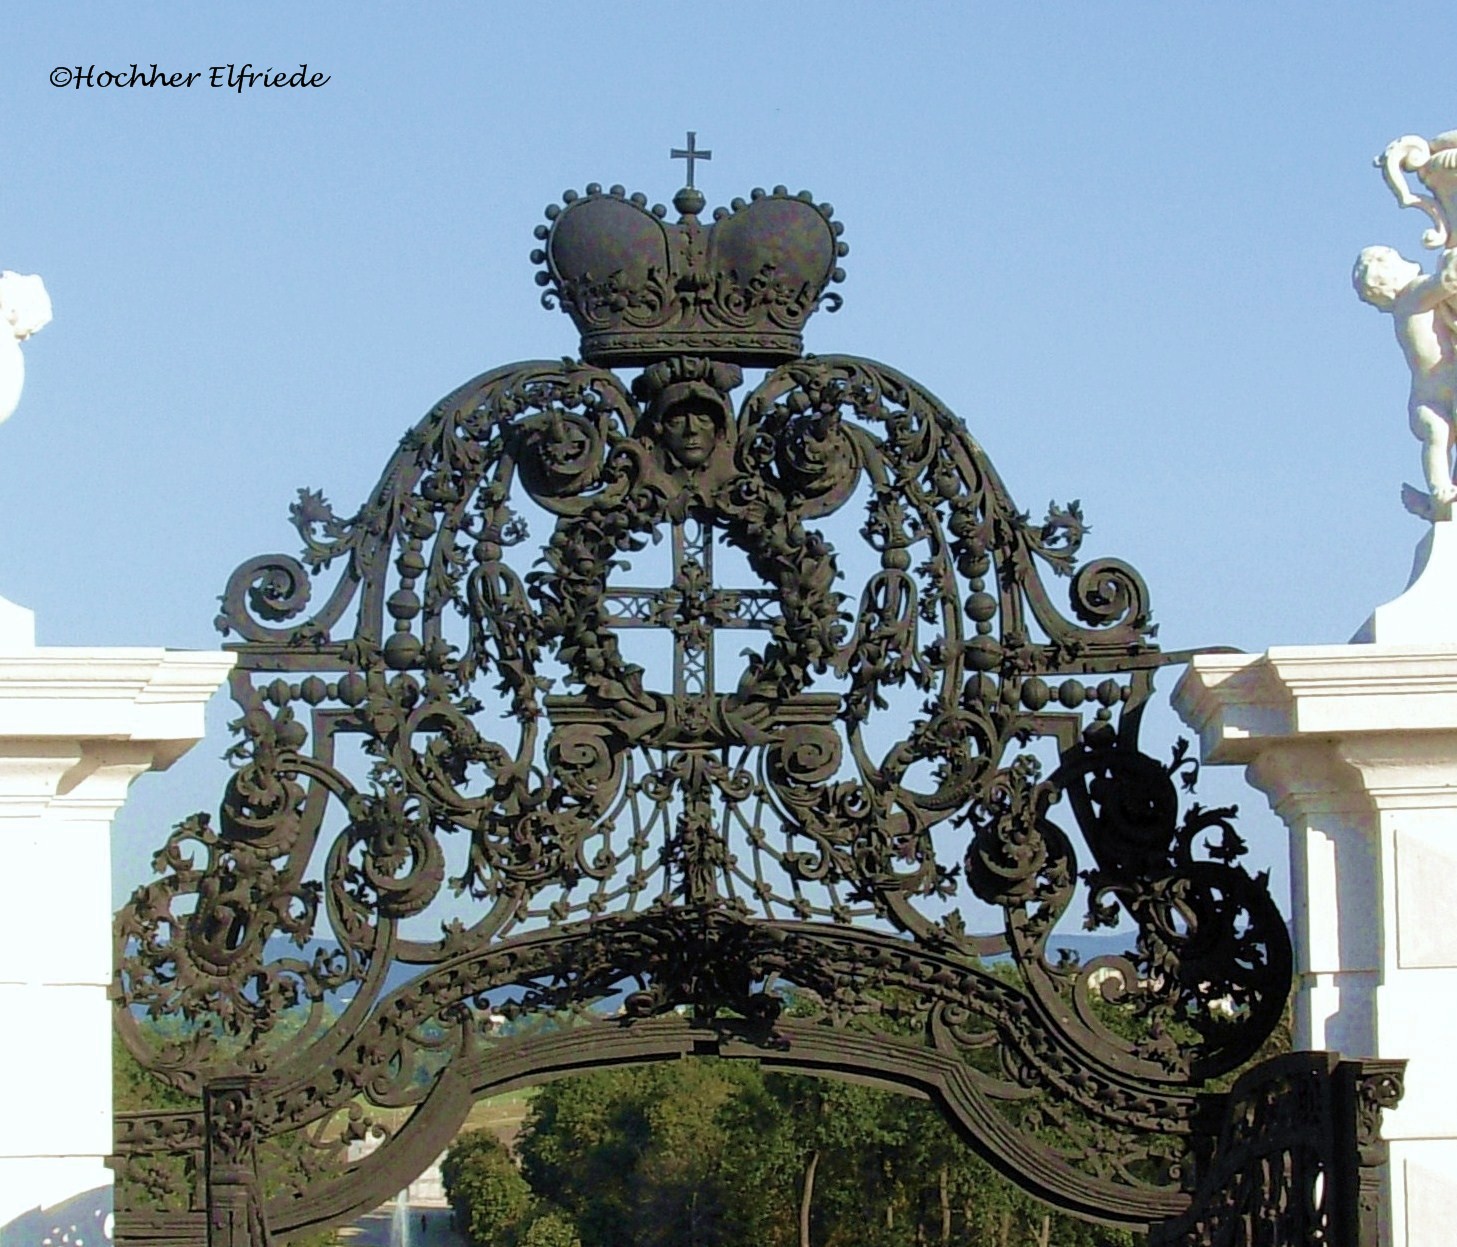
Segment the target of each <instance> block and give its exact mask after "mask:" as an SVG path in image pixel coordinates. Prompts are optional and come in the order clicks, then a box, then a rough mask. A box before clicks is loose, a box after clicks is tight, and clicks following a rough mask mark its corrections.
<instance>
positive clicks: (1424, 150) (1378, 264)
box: [1351, 130, 1457, 521]
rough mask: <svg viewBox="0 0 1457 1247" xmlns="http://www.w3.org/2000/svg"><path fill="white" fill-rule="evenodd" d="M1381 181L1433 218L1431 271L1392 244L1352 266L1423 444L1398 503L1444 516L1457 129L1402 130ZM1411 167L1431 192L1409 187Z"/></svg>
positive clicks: (1456, 273) (1456, 442)
mask: <svg viewBox="0 0 1457 1247" xmlns="http://www.w3.org/2000/svg"><path fill="white" fill-rule="evenodd" d="M1375 163H1376V166H1377V168H1379V169H1380V170H1381V172H1382V176H1383V177H1384V178H1385V179H1386V184H1387V186H1389V187H1390V188H1391V192H1392V194H1393V195H1395V196H1396V201H1397V203H1399V204H1400V205H1401V206H1402V207H1404V208H1417V209H1419V210H1421V211H1422V212H1424V213H1425V214H1426V215H1427V217H1428V218H1430V220H1431V222H1432V227H1431V228H1430V229H1428V230H1427V231H1425V232H1424V233H1423V235H1422V244H1423V245H1424V246H1426V247H1428V248H1431V249H1433V250H1440V251H1441V256H1440V258H1439V260H1438V262H1437V265H1436V270H1435V271H1434V272H1432V273H1426V272H1424V271H1423V270H1422V266H1421V265H1420V264H1418V263H1416V262H1415V261H1413V260H1408V259H1406V258H1404V257H1403V256H1402V255H1400V254H1399V253H1398V252H1396V251H1395V250H1393V249H1392V248H1391V247H1384V246H1376V247H1367V248H1365V249H1364V250H1363V251H1362V252H1361V254H1360V255H1359V256H1357V257H1356V265H1355V268H1354V269H1353V270H1352V273H1351V281H1352V284H1353V285H1354V286H1355V288H1356V293H1357V295H1358V296H1359V297H1360V298H1361V300H1362V301H1363V302H1365V303H1369V304H1371V305H1372V306H1373V307H1375V308H1376V309H1377V310H1378V311H1381V312H1386V313H1389V314H1390V316H1391V318H1392V324H1393V327H1394V328H1395V330H1396V339H1397V342H1398V343H1399V345H1400V346H1401V350H1402V354H1403V356H1404V357H1405V359H1406V365H1407V368H1408V370H1409V371H1410V373H1411V389H1410V392H1409V396H1408V399H1407V420H1408V423H1409V425H1410V427H1411V431H1412V434H1413V436H1414V437H1416V439H1417V440H1418V441H1420V442H1421V444H1422V475H1423V477H1424V479H1425V482H1426V487H1427V488H1426V492H1423V491H1422V490H1420V489H1417V488H1415V487H1414V486H1411V485H1405V486H1403V487H1402V503H1403V505H1404V506H1405V507H1406V509H1407V510H1408V511H1410V512H1411V513H1412V514H1413V515H1416V516H1419V517H1420V518H1422V519H1426V520H1433V521H1436V520H1450V519H1451V518H1452V504H1453V502H1454V501H1457V484H1454V483H1453V475H1452V455H1453V451H1454V449H1457V436H1454V433H1457V423H1454V422H1457V362H1454V361H1457V305H1454V302H1453V300H1454V298H1457V249H1454V247H1453V243H1454V241H1457V239H1454V236H1453V229H1452V227H1453V223H1454V221H1457V217H1454V215H1453V214H1454V212H1457V130H1454V131H1449V132H1448V133H1446V134H1442V135H1438V136H1437V138H1435V139H1433V140H1431V142H1428V141H1427V140H1425V139H1422V138H1419V137H1417V136H1416V135H1410V134H1409V135H1406V136H1404V137H1403V138H1399V139H1396V140H1395V141H1394V142H1391V143H1389V144H1387V147H1386V150H1385V151H1384V152H1382V154H1381V155H1380V156H1378V157H1377V158H1376V161H1375ZM1408 174H1414V175H1415V176H1416V177H1417V179H1418V181H1419V182H1420V183H1421V185H1422V186H1424V187H1425V188H1426V189H1427V190H1429V191H1430V192H1431V194H1427V195H1424V194H1421V193H1419V192H1416V191H1413V190H1412V188H1411V185H1410V183H1409V182H1408V181H1407V175H1408Z"/></svg>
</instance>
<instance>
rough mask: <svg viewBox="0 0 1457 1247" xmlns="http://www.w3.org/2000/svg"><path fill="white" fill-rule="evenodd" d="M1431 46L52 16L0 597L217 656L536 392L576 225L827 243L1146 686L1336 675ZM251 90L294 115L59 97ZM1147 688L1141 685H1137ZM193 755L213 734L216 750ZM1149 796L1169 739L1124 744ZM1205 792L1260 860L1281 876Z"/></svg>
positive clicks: (826, 24)
mask: <svg viewBox="0 0 1457 1247" xmlns="http://www.w3.org/2000/svg"><path fill="white" fill-rule="evenodd" d="M1454 27H1457V12H1454V10H1453V9H1452V8H1451V6H1450V4H1447V5H1428V6H1418V5H1388V6H1373V5H1365V4H1355V3H1350V4H1329V3H1326V4H1315V3H1307V4H1284V5H1279V6H1271V5H1254V4H1236V3H1225V4H1220V5H1206V6H1192V5H1158V6H1155V5H1151V4H1133V3H1128V4H1071V3H1068V4H1025V5H1015V6H1014V5H1000V6H992V5H974V4H966V5H949V4H944V5H930V4H921V5H912V4H899V5H891V4H885V5H855V4H844V3H840V4H795V5H783V6H770V5H768V4H761V3H737V4H734V5H732V6H729V5H696V6H686V5H663V4H634V5H626V4H622V5H602V4H571V3H557V4H551V5H540V6H531V7H528V6H524V5H522V6H505V5H477V4H456V3H432V4H425V3H391V4H385V3H378V4H372V5H355V4H349V5H345V4H334V3H322V2H320V3H312V4H310V5H307V6H301V5H296V4H286V5H285V4H265V3H250V4H247V5H242V4H233V5H222V4H216V3H212V4H200V3H186V4H183V3H155V4H148V5H129V6H120V5H113V4H81V3H70V4H52V5H46V6H41V5H35V6H20V5H10V6H7V7H6V11H5V14H4V16H3V18H0V40H3V44H0V46H3V52H0V56H3V60H0V63H3V65H4V73H3V76H0V119H3V121H0V171H3V172H0V178H3V182H0V186H3V193H0V267H4V268H12V269H17V270H19V271H22V272H38V273H40V274H42V275H43V276H44V278H45V280H46V283H47V286H48V287H49V289H50V292H51V295H52V298H53V300H54V304H55V314H56V319H55V322H54V323H53V324H52V325H51V326H50V327H49V328H47V329H46V330H45V331H44V332H43V333H41V334H40V335H38V336H37V337H36V338H35V339H34V340H33V341H32V342H31V343H30V344H29V345H28V347H27V359H28V370H29V377H28V381H27V388H26V393H25V396H24V398H23V400H22V404H21V407H20V410H19V411H18V413H17V414H16V415H15V416H14V417H13V418H12V419H11V420H10V422H9V423H7V424H6V425H4V426H3V427H0V462H3V464H4V468H5V470H4V472H3V473H0V515H3V516H4V517H5V522H6V524H7V527H8V532H9V534H10V539H9V540H8V541H6V542H4V543H3V547H0V594H3V595H4V596H6V597H9V598H10V599H12V600H14V601H17V602H20V603H22V604H24V605H27V606H29V607H31V608H33V609H34V610H35V611H36V613H37V617H38V628H39V635H40V640H41V642H42V643H43V644H50V645H169V646H178V647H210V646H213V645H215V644H217V640H218V638H217V636H216V634H215V633H214V632H213V629H212V619H213V616H214V614H215V605H216V595H217V594H218V593H219V592H220V591H221V588H222V586H223V583H224V581H225V580H226V578H227V575H228V573H229V571H231V569H232V568H233V567H234V566H236V565H237V564H238V563H239V562H241V561H242V560H243V559H245V558H247V557H250V556H251V555H253V554H256V553H262V552H266V551H272V550H280V549H282V550H289V551H292V550H293V549H294V546H295V540H294V537H293V533H292V530H291V529H290V528H289V527H288V526H287V523H286V513H287V507H288V504H289V502H290V501H291V500H292V498H293V497H294V494H295V490H296V489H297V487H299V486H304V485H307V486H312V487H317V488H320V489H322V490H323V491H324V492H325V493H326V494H327V495H328V496H329V498H330V499H331V500H332V501H334V502H335V503H336V505H337V506H338V508H339V510H340V511H341V512H347V511H351V510H352V509H353V508H354V506H355V505H357V503H358V502H359V501H360V500H361V499H362V498H363V496H364V495H365V493H366V492H367V490H368V489H369V487H370V485H371V484H372V483H373V481H374V479H375V477H376V475H377V474H378V472H379V470H380V468H381V467H382V466H383V463H384V461H385V459H386V458H387V457H388V454H389V453H390V451H391V449H392V448H393V446H394V444H395V442H396V440H397V439H398V437H399V435H400V433H401V432H403V431H404V429H406V428H407V427H408V426H409V425H410V424H412V423H413V422H414V421H415V420H416V419H418V417H419V416H420V415H421V414H422V413H423V412H424V411H426V410H427V409H428V408H429V407H430V406H431V405H432V403H433V402H434V401H435V399H436V398H438V397H439V396H441V395H442V394H444V393H446V392H448V391H449V390H451V389H452V388H454V387H455V386H456V385H458V384H459V383H461V382H463V381H465V380H466V379H468V378H470V377H471V376H474V375H475V374H477V373H479V372H482V371H484V370H486V369H487V368H489V367H491V366H494V365H497V364H501V363H505V362H509V361H511V360H515V359H526V358H540V357H551V356H557V355H562V354H568V353H571V352H573V351H574V349H575V346H576V339H575V335H574V333H573V332H572V329H571V326H570V324H569V322H568V321H567V320H566V318H565V317H563V316H561V315H560V314H558V313H548V312H546V311H543V310H542V309H541V307H540V306H539V304H538V302H537V296H538V291H537V289H536V287H535V286H534V285H533V283H532V272H533V268H532V265H531V264H530V262H529V260H528V258H527V256H528V253H529V251H530V250H531V248H532V247H533V246H534V245H535V244H534V240H533V239H532V237H531V231H532V229H533V227H534V226H535V224H536V223H537V222H538V221H539V220H541V210H542V208H543V206H544V205H546V204H547V203H549V202H551V201H553V200H554V199H556V198H557V197H558V196H559V195H560V194H561V192H562V191H563V190H564V189H565V188H568V187H575V188H577V189H580V188H582V187H583V186H584V185H585V184H586V183H587V182H589V181H600V182H602V183H604V184H607V183H612V182H621V183H624V184H625V185H626V186H627V187H628V189H629V190H642V191H643V192H644V193H646V194H647V195H648V196H649V198H650V199H653V200H662V201H667V200H668V199H669V198H670V197H671V195H672V193H673V191H674V190H675V189H676V188H677V187H678V185H679V184H680V182H681V176H682V175H681V165H678V164H674V163H672V162H670V161H669V160H668V159H667V152H668V148H669V147H670V146H675V145H681V143H682V141H683V137H684V133H685V131H687V130H689V129H693V130H696V131H697V133H698V135H699V141H700V144H701V145H703V146H706V147H709V148H711V149H712V151H713V153H714V156H713V161H712V163H711V164H707V165H703V166H701V167H700V175H699V179H698V181H699V185H700V186H701V187H702V188H703V190H704V191H705V193H706V194H707V196H708V199H709V203H710V205H713V204H718V203H726V202H727V201H728V200H730V199H731V198H733V197H735V196H737V195H744V194H747V192H748V190H749V189H750V188H751V187H754V186H760V185H762V186H772V185H774V184H776V183H779V182H783V183H787V184H789V185H790V188H791V189H798V188H799V187H801V186H804V187H809V188H810V189H811V190H813V191H814V193H815V195H816V196H817V197H818V198H820V199H826V200H829V201H830V202H832V203H833V204H834V205H835V209H836V216H837V218H839V219H841V220H843V221H844V222H845V226H846V234H845V238H846V240H847V241H848V242H849V244H850V247H851V254H850V256H849V258H848V260H847V261H846V265H845V266H846V268H847V270H848V278H847V280H846V282H845V284H844V285H843V286H841V287H840V288H839V289H840V292H841V293H842V294H843V295H844V298H845V306H844V309H843V310H842V311H841V312H840V313H839V314H838V315H837V316H833V317H832V316H824V315H821V316H820V317H818V318H817V319H816V320H815V321H814V322H813V323H812V325H811V326H810V330H809V333H808V335H807V338H808V345H809V348H810V349H811V350H818V351H824V352H828V351H843V352H853V353H859V354H864V355H868V356H870V357H872V358H876V359H880V360H884V361H886V362H888V363H891V364H893V365H894V366H896V367H897V368H899V369H901V370H903V371H905V372H908V373H910V374H911V375H912V376H915V377H916V378H918V379H919V380H920V381H922V382H923V383H924V384H925V385H926V386H928V387H929V388H930V389H931V390H932V391H934V392H935V393H937V394H938V395H939V396H940V397H941V398H942V399H943V400H945V401H946V402H947V403H948V404H949V405H950V406H951V407H952V408H953V409H954V410H956V411H957V412H958V413H960V414H961V415H962V416H963V417H964V418H965V419H966V421H967V422H968V424H969V425H970V427H971V429H972V430H973V432H974V433H975V434H976V436H977V437H978V438H979V439H980V441H981V442H982V444H983V445H984V446H985V447H986V448H987V450H988V451H989V452H990V454H991V455H992V457H993V460H994V462H995V463H996V465H997V467H998V469H999V470H1000V472H1001V474H1002V476H1003V478H1004V479H1005V480H1006V482H1007V483H1008V485H1009V487H1010V488H1011V490H1012V491H1013V493H1014V495H1015V496H1016V497H1017V498H1018V499H1019V500H1020V501H1021V503H1022V505H1023V506H1024V507H1026V508H1028V509H1030V510H1033V511H1036V512H1039V513H1040V511H1041V508H1042V507H1043V505H1044V504H1045V502H1046V501H1047V500H1048V499H1049V498H1057V499H1058V500H1059V501H1062V500H1066V499H1069V498H1079V499H1081V500H1082V503H1083V507H1084V511H1085V513H1086V515H1087V516H1088V519H1089V521H1090V523H1091V525H1092V533H1091V535H1090V537H1089V540H1088V543H1087V545H1086V547H1085V553H1086V554H1087V555H1088V556H1100V555H1112V556H1117V557H1121V558H1125V559H1127V560H1128V561H1130V562H1132V563H1133V564H1134V565H1135V566H1136V567H1138V568H1139V569H1140V570H1141V571H1142V572H1143V574H1144V576H1145V578H1146V579H1147V581H1148V583H1149V585H1150V588H1151V590H1152V596H1153V602H1154V607H1155V612H1156V617H1157V618H1158V620H1159V621H1160V623H1161V627H1162V631H1161V636H1160V639H1161V641H1162V643H1164V644H1165V645H1167V646H1169V647H1171V648H1184V647H1187V646H1193V645H1207V644H1228V645H1235V646H1239V647H1241V648H1244V649H1250V650H1261V649H1264V648H1267V647H1268V646H1271V645H1277V644H1300V643H1321V642H1341V641H1344V640H1345V639H1346V638H1347V637H1349V635H1350V634H1351V633H1352V631H1354V629H1355V628H1356V627H1357V626H1358V625H1359V624H1360V623H1361V622H1362V620H1363V619H1364V618H1365V617H1366V615H1367V614H1368V613H1369V611H1370V610H1371V608H1372V607H1373V606H1375V605H1376V604H1378V603H1380V602H1382V601H1385V600H1387V599H1389V598H1391V597H1393V596H1395V595H1396V594H1397V593H1398V592H1399V591H1400V589H1401V588H1402V585H1403V584H1404V581H1405V576H1406V573H1407V571H1408V569H1409V566H1410V559H1411V551H1412V547H1413V546H1414V544H1415V542H1416V541H1417V539H1418V537H1419V536H1420V535H1421V534H1420V526H1419V524H1418V523H1417V521H1415V520H1414V519H1412V518H1411V517H1409V516H1407V515H1405V513H1404V512H1403V511H1402V509H1401V505H1400V502H1399V500H1398V491H1399V487H1400V485H1401V482H1402V481H1403V480H1411V481H1419V480H1420V476H1419V467H1418V460H1417V445H1416V443H1415V441H1414V440H1413V439H1412V438H1411V436H1410V435H1409V433H1408V432H1407V431H1406V428H1405V415H1404V404H1405V372H1404V369H1403V367H1402V364H1401V362H1400V358H1399V355H1398V353H1397V349H1396V346H1395V344H1394V342H1393V341H1392V340H1391V332H1390V328H1389V326H1388V325H1387V324H1386V323H1385V322H1384V321H1383V320H1382V318H1380V317H1379V316H1378V315H1377V314H1376V313H1375V312H1374V311H1373V310H1372V309H1370V308H1368V307H1365V306H1363V305H1362V304H1360V303H1359V302H1358V301H1357V300H1356V298H1355V297H1354V295H1353V294H1352V292H1351V289H1350V285H1349V276H1348V275H1349V271H1350V266H1351V262H1352V260H1353V259H1354V256H1355V254H1356V252H1357V251H1358V250H1359V249H1360V248H1361V247H1363V246H1365V245H1367V244H1370V243H1376V242H1382V243H1389V244H1391V245H1394V246H1396V247H1397V248H1398V249H1399V250H1401V251H1402V252H1403V253H1405V254H1407V255H1409V256H1412V257H1413V258H1418V259H1424V260H1425V259H1426V254H1425V253H1424V252H1423V251H1422V248H1421V246H1420V242H1419V236H1420V233H1421V229H1422V227H1423V224H1424V218H1422V217H1421V216H1420V215H1419V214H1417V213H1414V212H1410V211H1407V212H1402V211H1399V210H1398V209H1397V206H1396V204H1395V201H1394V200H1393V199H1392V197H1391V195H1390V194H1389V193H1388V191H1387V190H1386V188H1385V186H1384V185H1383V184H1382V181H1381V178H1380V176H1379V174H1378V173H1377V171H1376V170H1375V169H1373V168H1372V167H1371V158H1372V157H1373V156H1374V155H1375V154H1376V153H1378V152H1379V151H1380V150H1381V149H1382V147H1383V146H1384V145H1385V144H1386V142H1387V141H1388V140H1390V139H1392V138H1395V137H1396V136H1398V135H1401V134H1405V133H1419V134H1424V135H1427V136H1431V135H1434V134H1436V133H1438V132H1440V131H1443V130H1446V129H1449V128H1452V127H1454V126H1457V104H1454V97H1453V95H1452V91H1451V74H1450V72H1449V71H1448V70H1447V69H1446V68H1445V67H1444V65H1443V62H1442V61H1441V59H1440V58H1439V57H1438V56H1436V55H1432V54H1427V55H1423V54H1422V50H1423V49H1427V48H1445V47H1448V46H1450V44H1451V39H1450V36H1451V34H1452V33H1453V29H1454ZM134 61H135V62H139V63H140V64H142V65H143V67H146V66H148V65H150V64H151V63H152V62H156V63H157V64H158V65H159V67H160V68H161V69H162V70H164V71H170V70H189V69H196V70H202V71H203V72H204V73H205V72H206V70H207V68H208V67H209V66H212V65H215V64H228V63H230V62H231V63H234V64H237V65H242V64H244V63H252V64H253V65H254V67H255V68H260V69H261V68H265V67H267V66H274V67H277V68H284V69H292V68H295V67H296V66H297V65H298V63H299V62H302V61H306V62H307V63H308V65H309V67H310V70H311V71H322V72H324V73H327V74H328V75H329V76H330V80H329V82H328V83H326V84H325V85H324V86H322V87H320V88H318V89H315V90H278V91H271V92H262V91H256V90H255V91H253V92H248V93H243V94H238V93H235V92H229V91H227V90H225V89H222V90H216V89H211V88H209V87H207V86H206V85H205V79H204V81H202V82H199V83H198V84H197V85H195V86H194V87H192V88H191V89H186V90H175V91H167V90H160V89H154V90H151V91H148V90H146V89H143V88H134V89H130V90H109V91H107V90H101V89H79V90H78V89H74V88H70V87H67V88H62V89H57V88H55V87H52V86H51V85H50V81H49V79H50V75H51V71H52V70H53V69H54V68H56V67H58V66H60V67H74V66H77V65H80V66H90V65H92V64H94V65H96V66H97V69H98V71H99V70H101V69H106V68H118V69H125V68H127V67H129V66H130V64H131V63H132V62H134ZM1166 684H1168V685H1171V684H1172V680H1168V681H1166ZM226 717H227V716H226V712H225V711H224V710H219V711H218V712H217V713H215V714H214V715H213V719H214V721H215V723H217V724H218V725H219V726H220V725H221V724H222V722H224V721H225V720H226ZM1150 728H1151V734H1150V735H1151V738H1150V740H1149V745H1150V747H1151V748H1152V749H1153V750H1154V751H1156V752H1159V753H1162V752H1163V750H1164V748H1165V741H1166V740H1167V739H1171V738H1172V736H1173V735H1174V734H1175V733H1176V731H1177V728H1176V725H1175V724H1174V723H1173V722H1172V721H1171V720H1156V721H1155V722H1154V723H1153V724H1151V725H1150ZM224 744H225V741H224V740H223V738H222V737H220V736H215V737H214V738H211V739H209V741H207V742H205V743H204V744H203V745H202V746H200V747H199V749H198V750H197V751H196V752H195V755H194V756H193V757H191V758H189V759H187V760H185V761H184V762H183V763H181V764H179V766H178V767H177V768H175V770H174V771H173V772H172V773H171V774H169V775H167V776H163V777H148V778H146V779H143V780H142V781H140V782H139V784H138V785H137V788H136V790H135V798H134V801H133V803H132V804H131V805H129V807H128V808H127V810H125V811H124V812H123V814H122V816H121V819H120V820H119V823H118V836H117V841H116V871H117V877H118V889H117V890H118V893H119V894H124V893H125V892H126V891H127V890H129V886H130V884H131V883H132V882H135V881H137V880H138V879H139V878H140V877H141V875H142V873H143V872H144V871H145V862H146V859H147V855H148V852H149V850H150V848H151V847H154V846H155V845H156V844H157V843H159V842H160V840H161V839H162V838H164V836H165V830H166V827H167V826H168V825H169V824H170V823H171V822H172V821H174V819H175V818H177V817H179V816H180V815H182V814H184V813H186V812H188V811H190V810H192V809H195V808H198V807H199V806H201V805H205V804H207V803H209V802H210V801H212V800H214V799H215V795H216V791H217V786H218V779H219V776H220V774H221V770H220V764H219V763H218V762H217V755H218V754H219V753H220V752H221V750H222V748H223V747H224ZM1234 779H1235V777H1231V779H1230V781H1227V782H1226V783H1225V784H1224V785H1222V786H1221V785H1216V786H1215V790H1212V791H1210V792H1207V793H1204V794H1201V795H1203V798H1204V799H1205V800H1206V801H1209V800H1214V799H1220V800H1228V799H1242V800H1243V803H1244V805H1245V807H1246V810H1247V811H1248V816H1247V818H1246V823H1247V825H1248V826H1249V827H1250V828H1252V829H1254V830H1255V831H1256V832H1257V833H1258V834H1257V836H1256V839H1257V842H1258V844H1259V846H1260V851H1261V852H1262V853H1263V854H1264V855H1265V856H1266V857H1268V858H1270V859H1271V860H1272V862H1274V863H1275V864H1276V865H1277V867H1278V858H1279V857H1280V853H1281V850H1280V847H1279V837H1278V835H1277V834H1276V829H1275V824H1274V823H1273V820H1272V819H1270V817H1269V816H1268V815H1267V814H1265V813H1264V812H1263V805H1264V803H1263V800H1262V798H1260V797H1259V796H1258V795H1257V794H1255V793H1253V792H1247V793H1245V794H1244V795H1243V798H1241V797H1240V795H1239V792H1238V787H1239V786H1238V784H1237V783H1234V782H1233V781H1234Z"/></svg>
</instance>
